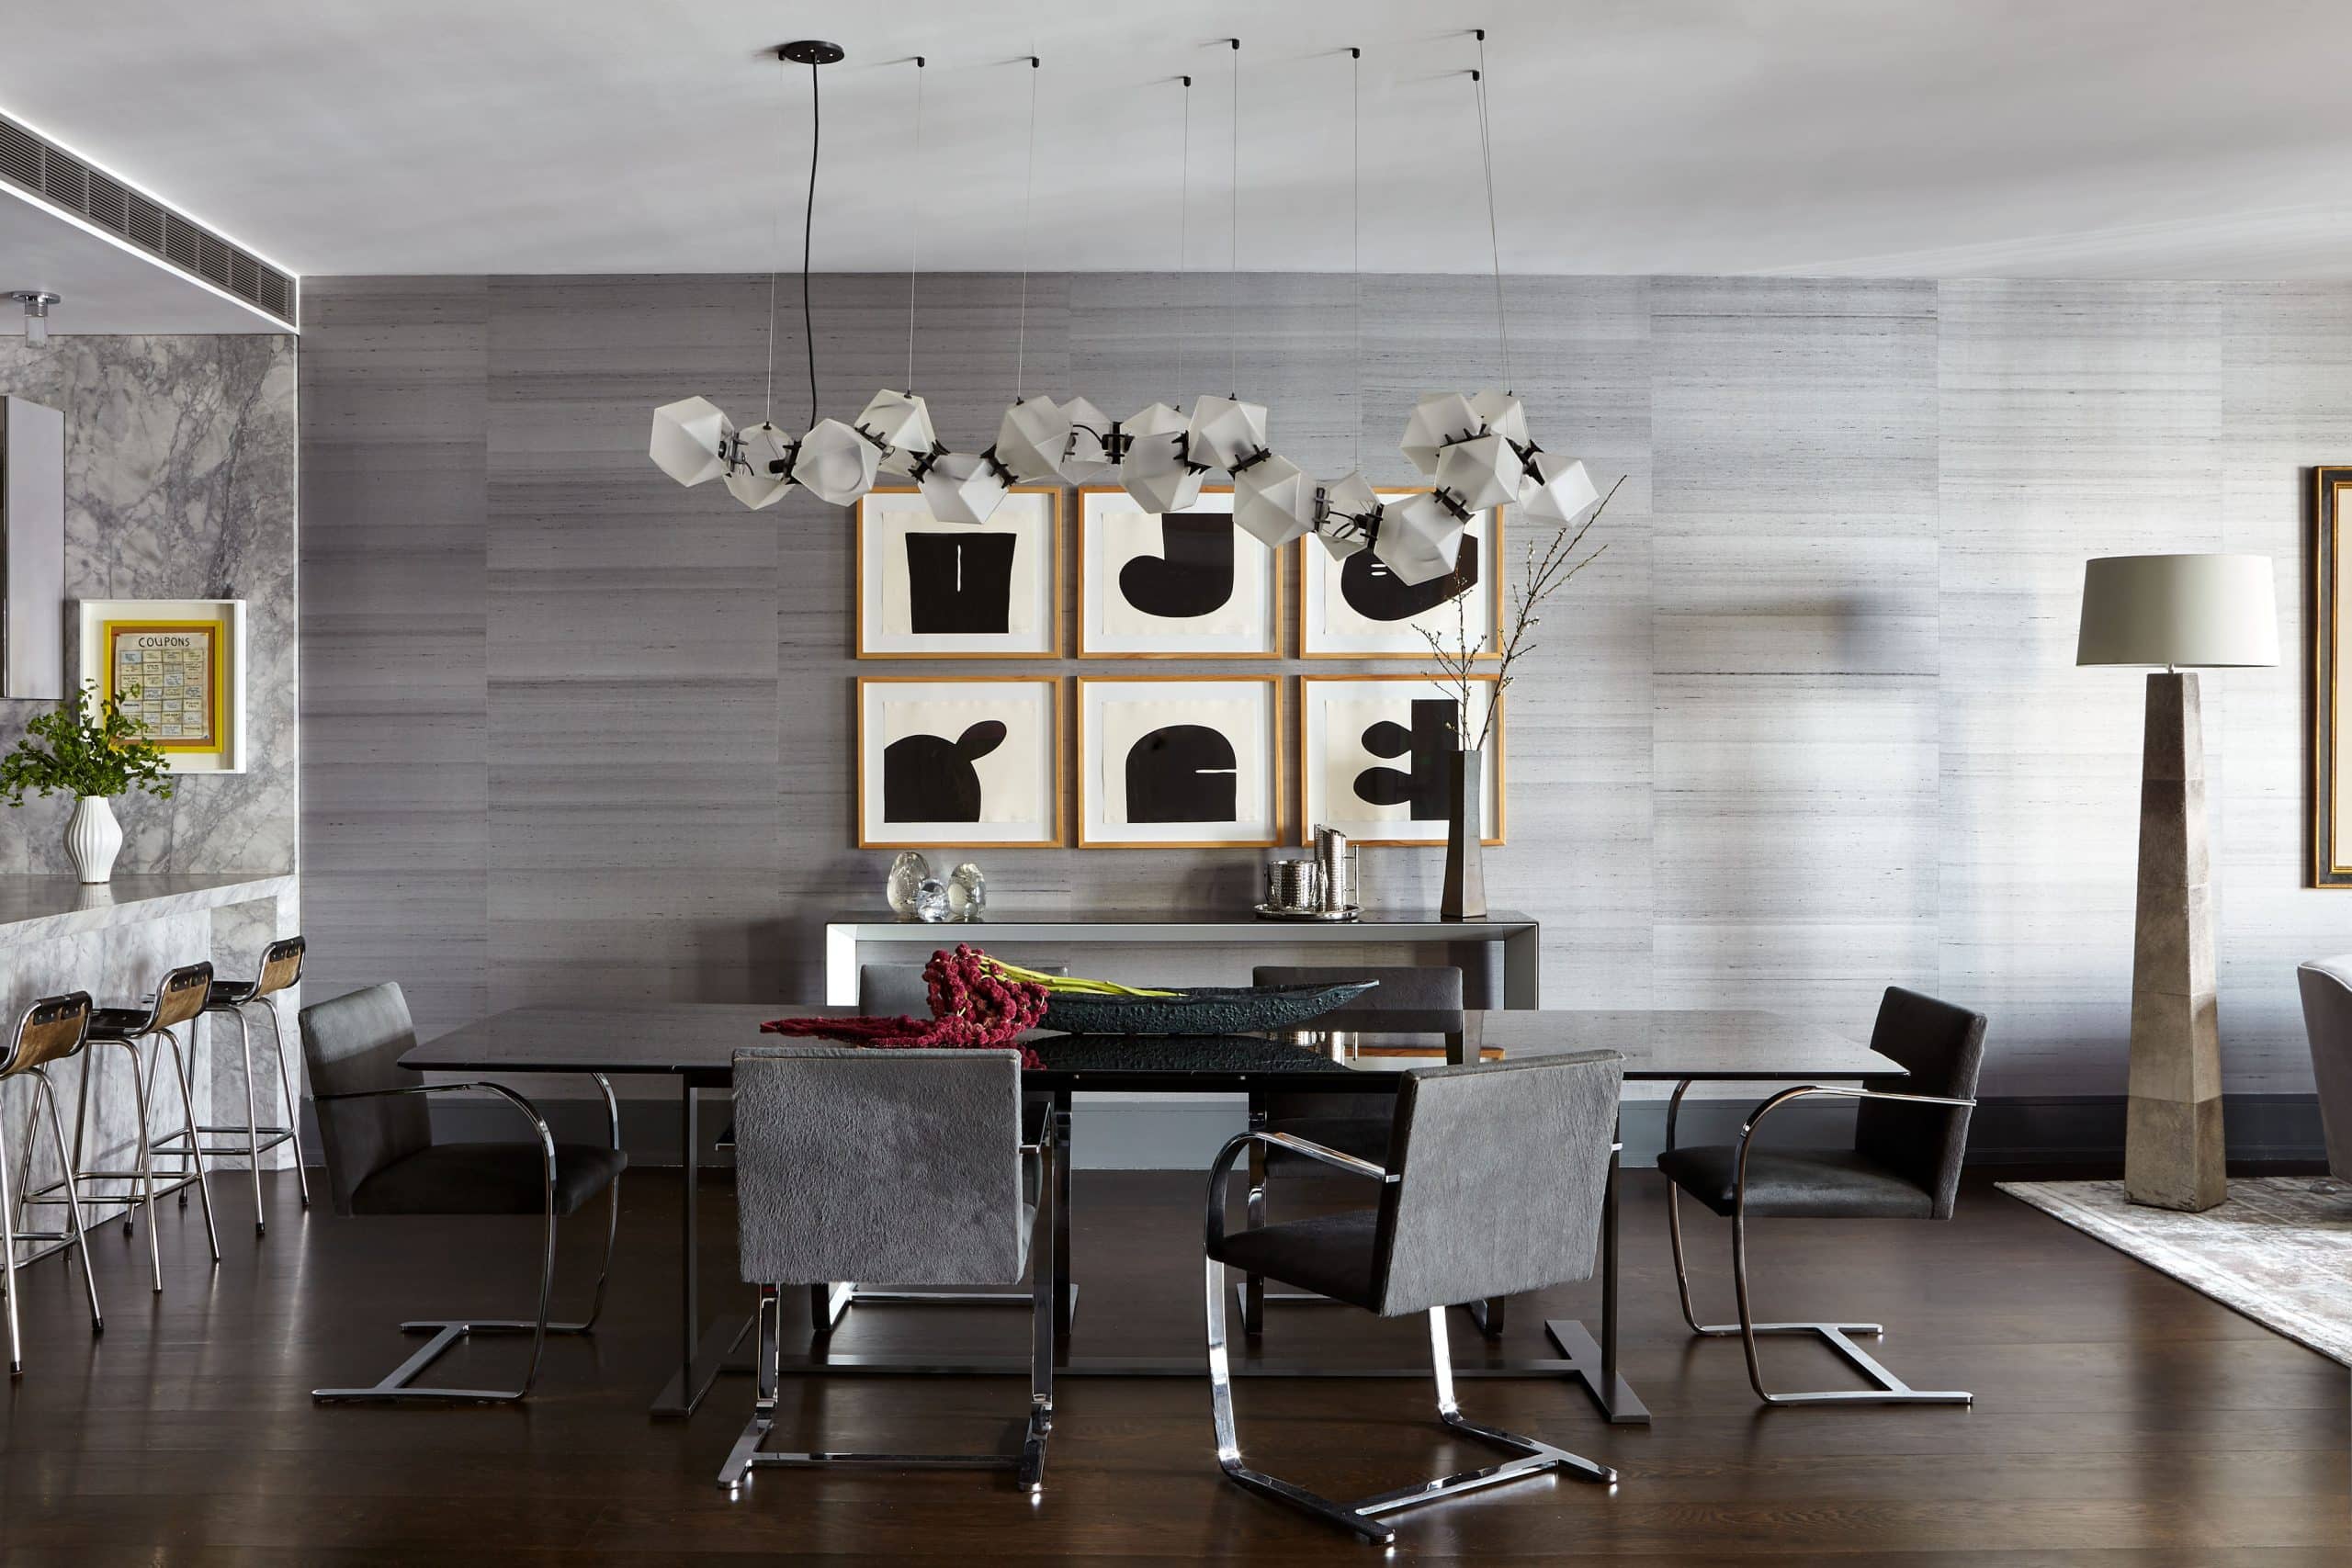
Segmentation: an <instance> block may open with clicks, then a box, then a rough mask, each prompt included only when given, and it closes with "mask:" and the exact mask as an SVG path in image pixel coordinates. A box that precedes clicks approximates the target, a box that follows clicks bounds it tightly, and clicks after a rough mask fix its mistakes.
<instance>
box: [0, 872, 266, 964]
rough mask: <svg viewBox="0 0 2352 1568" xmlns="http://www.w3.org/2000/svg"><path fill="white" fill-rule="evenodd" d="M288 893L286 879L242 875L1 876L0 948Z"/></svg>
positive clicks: (251, 902)
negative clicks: (94, 879)
mask: <svg viewBox="0 0 2352 1568" xmlns="http://www.w3.org/2000/svg"><path fill="white" fill-rule="evenodd" d="M293 892H294V878H293V877H291V876H289V875H272V874H267V873H257V872H242V871H230V872H215V873H209V874H202V873H199V874H191V875H186V876H174V875H144V876H118V877H116V878H115V879H114V880H113V881H112V882H107V883H98V884H96V885H88V884H84V883H80V882H76V881H74V878H72V877H70V876H0V947H6V946H15V945H17V944H20V943H26V942H50V941H53V940H55V939H56V938H58V937H65V936H74V935H77V934H79V933H81V932H83V931H104V930H106V929H107V927H109V926H122V925H130V924H134V923H136V922H138V921H141V920H154V919H166V918H168V917H170V916H173V915H185V914H191V913H194V912H195V911H197V910H199V909H220V908H229V907H231V906H232V905H237V904H257V903H263V902H272V903H274V902H276V901H277V900H278V899H280V898H284V897H291V896H292V894H293Z"/></svg>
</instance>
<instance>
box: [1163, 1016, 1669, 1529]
mask: <svg viewBox="0 0 2352 1568" xmlns="http://www.w3.org/2000/svg"><path fill="white" fill-rule="evenodd" d="M1623 1071H1624V1063H1623V1057H1621V1056H1619V1055H1617V1053H1615V1052H1613V1051H1592V1052H1586V1053H1583V1054H1581V1055H1563V1056H1538V1057H1532V1058H1530V1059H1528V1060H1526V1061H1520V1062H1497V1063H1489V1064H1485V1065H1479V1066H1458V1067H1451V1066H1450V1067H1423V1068H1420V1069H1419V1070H1417V1071H1414V1072H1410V1073H1407V1074H1406V1075H1404V1081H1403V1083H1402V1085H1401V1086H1400V1087H1399V1088H1398V1089H1397V1104H1396V1114H1395V1120H1394V1122H1392V1124H1391V1125H1392V1131H1391V1134H1390V1140H1391V1141H1390V1147H1391V1148H1392V1149H1393V1150H1394V1151H1395V1158H1394V1159H1393V1160H1392V1161H1391V1162H1390V1163H1389V1165H1388V1166H1387V1167H1386V1168H1383V1167H1382V1166H1380V1165H1377V1164H1374V1163H1373V1162H1372V1161H1369V1160H1363V1159H1359V1158H1357V1157H1356V1156H1353V1155H1350V1154H1346V1153H1343V1152H1341V1151H1340V1150H1337V1149H1332V1148H1328V1147H1326V1146H1324V1145H1319V1144H1314V1143H1309V1142H1308V1141H1306V1139H1304V1138H1300V1137H1296V1136H1295V1135H1293V1134H1287V1133H1269V1132H1263V1131H1260V1132H1251V1133H1244V1134H1241V1135H1240V1136H1238V1137H1237V1138H1235V1139H1234V1140H1233V1141H1232V1142H1230V1143H1228V1144H1227V1145H1225V1149H1224V1151H1223V1152H1222V1153H1221V1154H1219V1155H1218V1156H1217V1158H1216V1165H1215V1166H1213V1167H1212V1168H1211V1169H1210V1172H1209V1191H1208V1227H1207V1248H1206V1250H1207V1256H1208V1279H1207V1287H1208V1290H1207V1300H1208V1350H1209V1396H1210V1405H1211V1411H1212V1414H1213V1416H1214V1417H1215V1420H1216V1457H1217V1464H1218V1466H1219V1467H1220V1468H1222V1469H1223V1470H1224V1472H1225V1473H1226V1475H1227V1478H1228V1479H1230V1480H1232V1481H1233V1482H1235V1483H1237V1484H1238V1485H1241V1486H1244V1487H1247V1488H1248V1489H1249V1490H1250V1491H1252V1492H1256V1493H1258V1494H1260V1495H1262V1496H1267V1497H1271V1498H1272V1499H1273V1500H1274V1501H1276V1502H1278V1503H1284V1504H1288V1505H1289V1506H1292V1507H1294V1508H1299V1509H1302V1510H1304V1511H1305V1512H1306V1513H1309V1514H1313V1515H1315V1516H1316V1517H1318V1518H1321V1519H1323V1520H1326V1521H1327V1522H1329V1523H1331V1524H1334V1525H1337V1526H1339V1527H1340V1529H1346V1530H1351V1531H1353V1532H1354V1533H1355V1534H1357V1535H1359V1536H1362V1537H1363V1538H1364V1539H1365V1540H1370V1541H1373V1542H1374V1543H1376V1544H1380V1545H1385V1544H1387V1543H1389V1542H1391V1541H1393V1540H1396V1539H1397V1531H1396V1529H1395V1528H1394V1527H1393V1526H1391V1525H1389V1524H1388V1523H1386V1522H1385V1520H1384V1518H1383V1517H1382V1516H1384V1515H1386V1514H1390V1513H1394V1512H1396V1511H1397V1510H1398V1509H1401V1508H1408V1507H1411V1506H1415V1505H1417V1504H1420V1503H1430V1502H1435V1501H1437V1500H1438V1499H1439V1498H1442V1497H1452V1496H1456V1495H1460V1494H1462V1493H1464V1492H1469V1491H1474V1490H1476V1489H1478V1488H1480V1487H1486V1486H1495V1485H1499V1484H1501V1483H1505V1482H1510V1481H1518V1480H1521V1479H1522V1478H1524V1477H1527V1476H1531V1475H1535V1474H1539V1473H1542V1472H1547V1471H1554V1470H1559V1471H1565V1472H1567V1473H1568V1474H1570V1475H1573V1476H1575V1477H1577V1479H1578V1480H1582V1481H1592V1482H1600V1483H1614V1482H1615V1481H1616V1479H1617V1472H1615V1471H1613V1470H1611V1469H1610V1468H1609V1467H1608V1466H1606V1465H1602V1464H1596V1463H1595V1462H1593V1461H1591V1460H1589V1459H1583V1458H1580V1457H1578V1456H1577V1455H1576V1454H1572V1453H1570V1452H1568V1451H1567V1450H1566V1449H1559V1448H1555V1447H1553V1446H1552V1445H1551V1444H1549V1443H1546V1442H1542V1441H1539V1440H1538V1439H1536V1438H1527V1437H1521V1436H1520V1435H1519V1434H1518V1433H1515V1432H1506V1431H1503V1430H1501V1429H1500V1428H1498V1427H1485V1426H1480V1425H1478V1424H1477V1423H1476V1422H1474V1421H1471V1420H1469V1419H1467V1418H1466V1417H1464V1416H1463V1414H1462V1412H1461V1409H1460V1407H1459V1406H1458V1405H1456V1404H1455V1403H1454V1398H1453V1362H1452V1359H1450V1356H1449V1351H1448V1346H1447V1341H1446V1331H1445V1309H1446V1308H1447V1307H1448V1306H1452V1305H1457V1304H1464V1303H1469V1302H1473V1301H1479V1300H1483V1299H1486V1298H1488V1297H1492V1296H1502V1295H1510V1294H1513V1293H1515V1292H1521V1291H1534V1290H1541V1289H1543V1288H1544V1287H1545V1286H1548V1285H1555V1284H1561V1283H1565V1282H1566V1281H1568V1280H1583V1279H1587V1278H1589V1276H1590V1275H1591V1273H1592V1260H1593V1251H1594V1247H1595V1245H1596V1244H1597V1242H1598V1240H1599V1237H1600V1217H1601V1207H1602V1202H1603V1195H1604V1193H1605V1192H1606V1191H1607V1190H1608V1185H1609V1163H1610V1156H1611V1151H1612V1150H1613V1149H1614V1147H1615V1135H1616V1134H1615V1128H1616V1122H1617V1095H1618V1089H1619V1088H1620V1083H1621V1079H1622V1078H1623ZM1253 1145H1254V1146H1259V1147H1266V1146H1272V1147H1274V1148H1279V1149H1282V1150H1283V1151H1284V1152H1285V1153H1288V1154H1292V1155H1296V1156H1302V1157H1304V1158H1307V1159H1312V1160H1317V1161H1320V1162H1321V1163H1322V1164H1324V1165H1327V1166H1329V1167H1331V1168H1334V1169H1338V1170H1344V1171H1351V1172H1352V1173H1354V1174H1356V1175H1358V1176H1363V1177H1367V1178H1369V1179H1373V1180H1374V1181H1377V1182H1378V1183H1379V1184H1380V1200H1379V1205H1378V1207H1377V1208H1373V1209H1360V1210H1354V1211H1351V1212H1349V1213H1340V1214H1333V1215H1328V1216H1325V1217H1322V1218H1317V1219H1310V1220H1289V1221H1285V1222H1283V1224H1272V1225H1262V1226H1257V1227H1253V1228H1251V1229H1249V1230H1245V1231H1240V1232H1237V1233H1235V1234H1232V1235H1227V1232H1226V1228H1225V1212H1226V1197H1227V1186H1228V1180H1227V1178H1228V1177H1229V1175H1230V1173H1231V1171H1232V1168H1233V1162H1234V1161H1235V1160H1236V1159H1238V1157H1239V1156H1241V1154H1242V1152H1243V1151H1244V1150H1246V1149H1248V1148H1250V1147H1252V1146H1253ZM1228 1267H1229V1268H1234V1269H1244V1270H1247V1271H1249V1272H1251V1273H1257V1274H1262V1275H1264V1276H1266V1277H1267V1278H1269V1279H1273V1280H1283V1281H1284V1282H1286V1283H1289V1284H1294V1285H1299V1286H1302V1287H1304V1288H1306V1289H1307V1290H1310V1291H1314V1292H1317V1293H1318V1294H1321V1295H1327V1296H1330V1297H1332V1298H1333V1299H1335V1300H1337V1301H1341V1302H1344V1303H1348V1304H1349V1305H1351V1306H1358V1307H1362V1308H1363V1309H1364V1310H1365V1311H1367V1312H1372V1313H1377V1314H1379V1315H1381V1316H1383V1317H1402V1316H1405V1315H1406V1314H1410V1313H1417V1312H1426V1313H1428V1314H1429V1320H1430V1361H1431V1364H1432V1369H1433V1371H1434V1372H1435V1374H1436V1379H1437V1411H1438V1419H1439V1420H1440V1421H1441V1422H1442V1423H1443V1424H1444V1425H1445V1427H1447V1428H1448V1429H1449V1430H1452V1431H1454V1432H1459V1433H1462V1434H1463V1435H1464V1436H1467V1437H1472V1438H1480V1439H1482V1440H1484V1441H1486V1442H1489V1443H1492V1444H1495V1445H1496V1446H1498V1447H1499V1448H1502V1449H1505V1450H1510V1451H1511V1452H1512V1453H1513V1454H1514V1455H1515V1456H1516V1457H1514V1458H1512V1459H1510V1460H1509V1461H1506V1462H1504V1463H1501V1464H1494V1465H1488V1466H1486V1467H1485V1468H1483V1469H1479V1470H1471V1471H1464V1472H1461V1473H1459V1474H1456V1475H1447V1476H1441V1477H1439V1478H1438V1479H1436V1480H1434V1481H1424V1482H1418V1483H1415V1484H1413V1485H1411V1486H1406V1487H1401V1488H1399V1489H1398V1490H1397V1491H1394V1492H1386V1493H1383V1494H1381V1495H1378V1496H1374V1497H1366V1498H1363V1499H1362V1500H1361V1501H1358V1502H1353V1503H1337V1502H1333V1501H1331V1500H1330V1499H1329V1498H1325V1497H1319V1496H1317V1495H1315V1494H1314V1493H1312V1492H1309V1491H1307V1490H1306V1489H1305V1488H1304V1487H1301V1486H1297V1485H1295V1484H1293V1483H1290V1482H1287V1481H1283V1480H1280V1479H1278V1478H1276V1477H1274V1476H1272V1475H1269V1474H1267V1473H1265V1472H1262V1471H1258V1470H1252V1469H1250V1467H1249V1466H1247V1465H1245V1464H1244V1463H1242V1461H1241V1443H1240V1438H1239V1436H1238V1433H1237V1430H1236V1428H1235V1426H1234V1419H1233V1384H1232V1380H1231V1372H1230V1368H1229V1366H1228V1364H1227V1352H1226V1336H1225V1311H1226V1288H1225V1270H1226V1269H1227V1268H1228Z"/></svg>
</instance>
